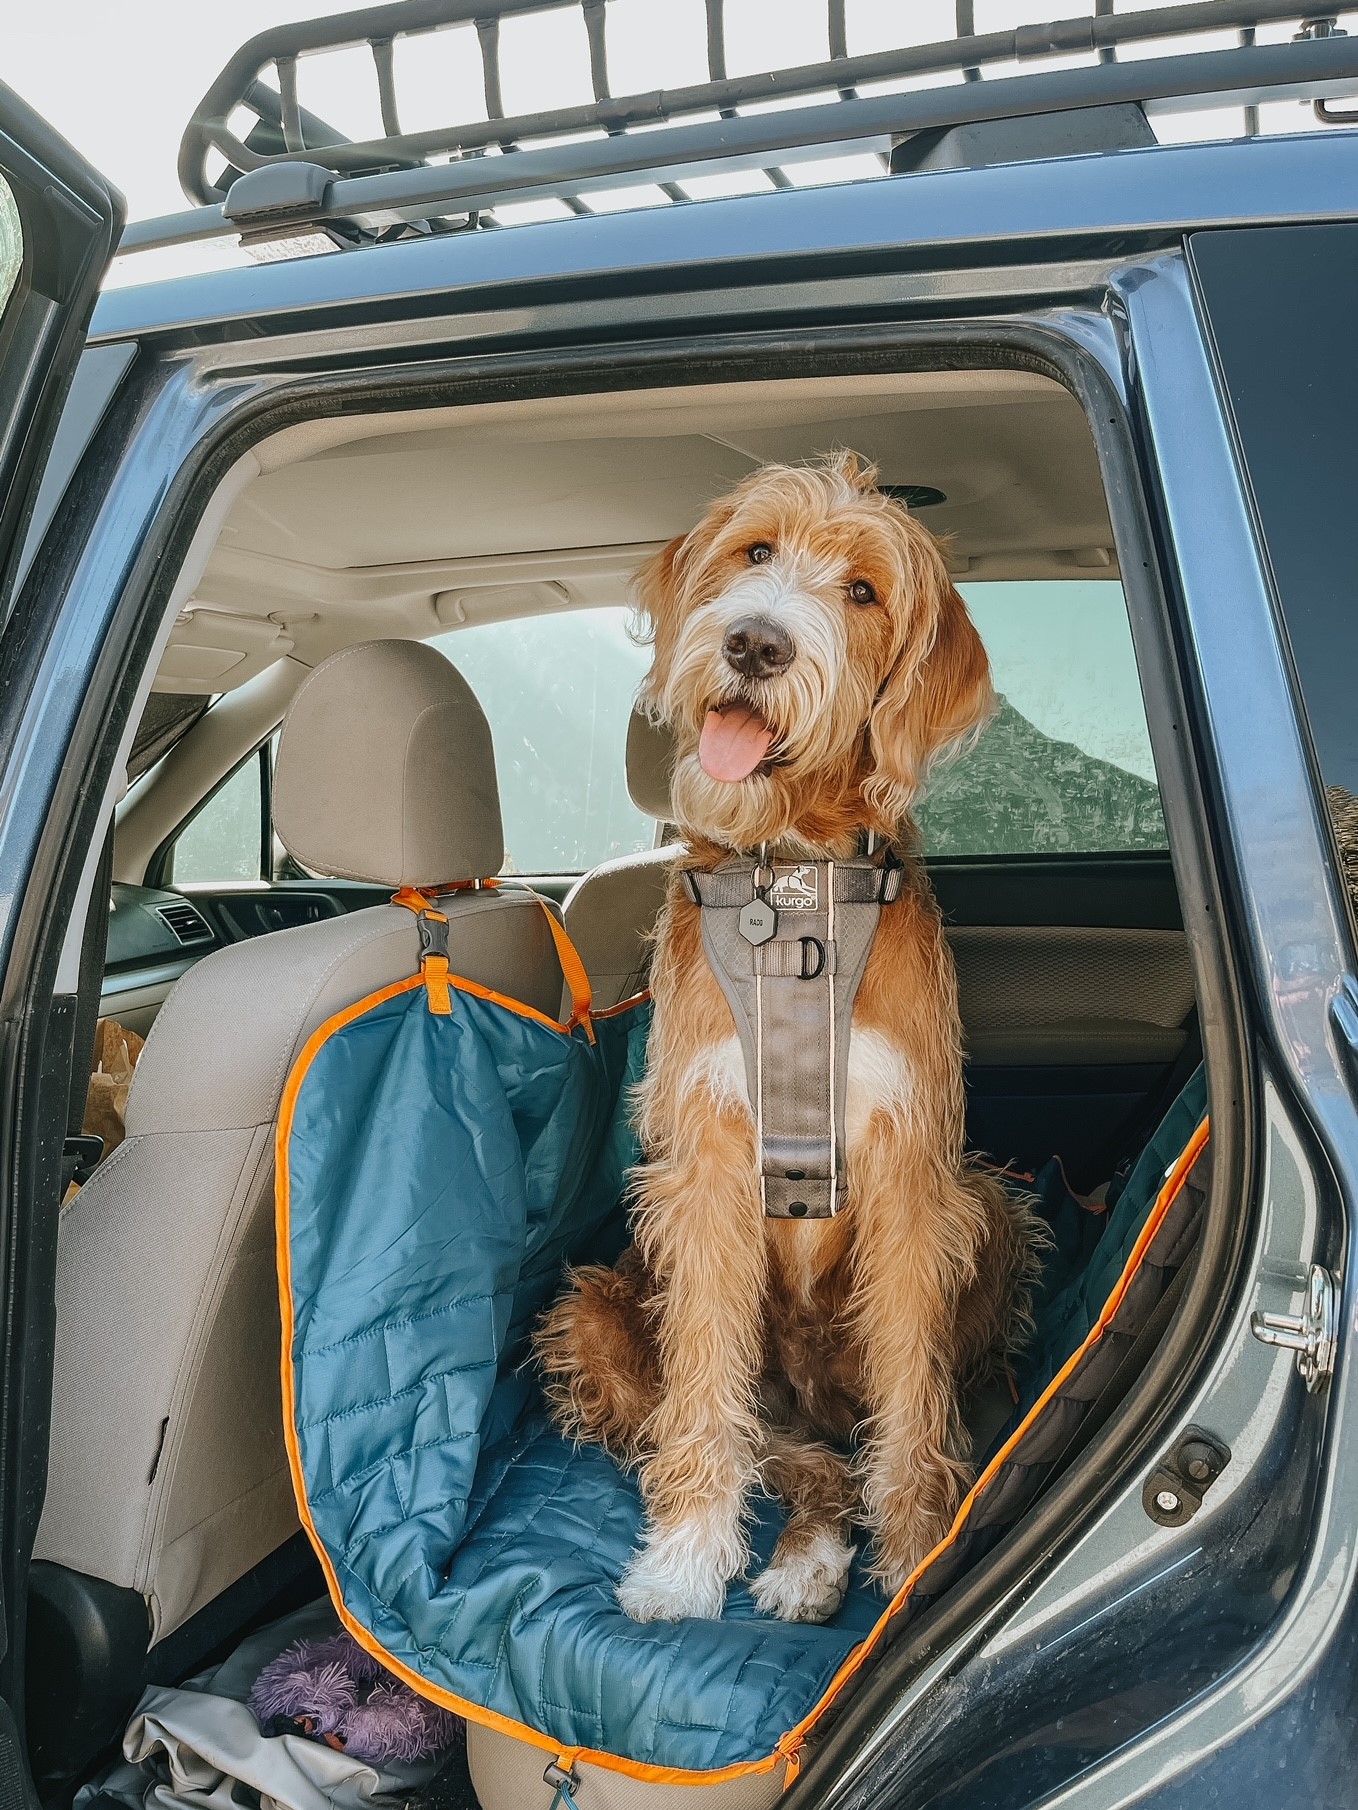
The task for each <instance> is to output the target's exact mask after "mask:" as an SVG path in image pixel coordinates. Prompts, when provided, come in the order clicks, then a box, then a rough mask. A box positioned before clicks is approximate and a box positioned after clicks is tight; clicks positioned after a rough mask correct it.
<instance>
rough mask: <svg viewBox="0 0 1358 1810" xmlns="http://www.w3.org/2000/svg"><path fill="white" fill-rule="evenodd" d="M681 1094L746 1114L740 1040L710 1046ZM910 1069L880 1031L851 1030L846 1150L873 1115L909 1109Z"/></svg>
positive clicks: (693, 1065)
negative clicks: (702, 1096) (703, 1096)
mask: <svg viewBox="0 0 1358 1810" xmlns="http://www.w3.org/2000/svg"><path fill="white" fill-rule="evenodd" d="M683 1085H684V1091H685V1092H686V1093H689V1092H697V1091H699V1090H703V1091H705V1092H707V1093H708V1094H709V1095H710V1096H711V1098H712V1100H713V1101H714V1103H715V1104H716V1105H718V1106H728V1107H729V1106H734V1107H739V1108H740V1109H742V1110H743V1111H744V1112H746V1113H749V1111H750V1091H749V1087H748V1085H747V1083H746V1077H745V1053H744V1051H743V1050H742V1049H741V1046H740V1039H739V1037H736V1036H731V1037H726V1038H724V1039H723V1040H722V1041H721V1042H720V1043H714V1044H710V1045H709V1046H708V1048H707V1049H705V1050H703V1051H702V1052H701V1053H700V1054H699V1055H698V1056H696V1057H695V1058H694V1060H693V1061H692V1062H691V1063H690V1065H689V1068H688V1071H687V1073H686V1074H685V1076H684V1083H683ZM911 1091H912V1088H911V1079H910V1066H909V1064H908V1062H907V1061H906V1059H905V1056H904V1054H903V1053H902V1051H901V1050H900V1049H899V1047H898V1046H897V1045H896V1044H895V1043H893V1042H892V1041H891V1039H890V1038H889V1037H886V1036H884V1035H883V1033H882V1032H881V1031H874V1030H870V1029H867V1028H865V1027H858V1026H855V1028H854V1031H853V1034H852V1036H851V1037H850V1039H849V1072H848V1080H847V1093H848V1099H847V1102H846V1107H845V1126H844V1136H845V1141H846V1144H847V1146H848V1148H849V1149H850V1150H852V1149H853V1148H854V1147H855V1145H856V1144H858V1142H859V1141H860V1140H861V1138H862V1137H863V1135H864V1133H865V1132H866V1131H867V1129H868V1124H869V1121H870V1120H871V1118H872V1116H873V1114H874V1113H876V1112H887V1113H890V1114H892V1115H893V1116H894V1115H899V1114H904V1113H906V1112H908V1111H909V1109H910V1096H911Z"/></svg>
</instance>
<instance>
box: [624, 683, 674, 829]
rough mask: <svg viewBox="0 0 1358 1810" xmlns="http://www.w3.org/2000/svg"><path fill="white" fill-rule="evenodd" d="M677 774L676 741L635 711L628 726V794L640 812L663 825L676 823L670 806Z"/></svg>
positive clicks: (639, 712)
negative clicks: (675, 773)
mask: <svg viewBox="0 0 1358 1810" xmlns="http://www.w3.org/2000/svg"><path fill="white" fill-rule="evenodd" d="M673 771H674V737H673V736H672V735H671V734H670V732H669V730H668V729H661V728H659V727H657V725H656V724H655V723H653V722H652V721H651V719H650V718H649V717H648V716H643V715H642V713H641V711H639V710H634V711H633V712H632V720H631V722H629V723H628V725H627V790H628V792H629V794H630V795H631V799H632V803H633V804H634V805H635V806H636V807H637V809H638V810H639V811H645V813H646V815H647V816H648V817H654V818H656V819H657V821H658V822H660V823H673V822H674V806H673V804H671V802H670V775H671V774H672V772H673Z"/></svg>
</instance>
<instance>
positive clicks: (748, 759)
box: [698, 704, 773, 781]
mask: <svg viewBox="0 0 1358 1810" xmlns="http://www.w3.org/2000/svg"><path fill="white" fill-rule="evenodd" d="M772 741H773V731H772V729H770V728H769V726H768V724H767V723H766V722H765V721H764V719H763V717H762V716H760V715H759V713H758V712H757V711H755V710H750V709H748V708H747V707H746V706H745V705H744V704H731V705H729V706H728V707H727V708H726V709H725V710H709V711H708V713H707V721H706V722H705V723H704V724H703V733H702V738H701V740H700V741H699V743H698V759H699V761H700V762H701V764H702V769H703V772H704V773H706V775H707V777H708V778H709V779H723V780H728V781H734V780H738V779H748V778H749V776H750V774H751V773H753V772H754V770H755V768H756V767H757V766H758V765H759V763H760V761H762V760H765V759H767V757H768V752H769V747H770V745H771V744H772Z"/></svg>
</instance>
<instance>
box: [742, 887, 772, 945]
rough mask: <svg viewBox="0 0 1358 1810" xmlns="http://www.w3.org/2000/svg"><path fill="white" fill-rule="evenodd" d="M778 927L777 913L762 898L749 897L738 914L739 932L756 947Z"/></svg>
mask: <svg viewBox="0 0 1358 1810" xmlns="http://www.w3.org/2000/svg"><path fill="white" fill-rule="evenodd" d="M777 928H778V913H777V912H776V911H775V910H774V909H773V907H772V905H770V904H768V903H767V902H766V901H765V900H763V899H751V900H750V903H749V904H748V905H747V906H746V907H745V909H744V911H742V912H741V914H740V934H741V935H742V936H743V937H744V938H745V941H746V942H747V943H753V944H754V946H755V948H756V949H757V948H758V947H759V945H760V944H761V943H767V942H768V940H769V938H770V937H771V936H772V935H773V933H774V932H775V931H776V930H777Z"/></svg>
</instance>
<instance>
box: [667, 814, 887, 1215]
mask: <svg viewBox="0 0 1358 1810" xmlns="http://www.w3.org/2000/svg"><path fill="white" fill-rule="evenodd" d="M683 878H684V885H685V889H686V891H687V893H688V896H689V898H690V899H691V900H692V901H693V902H694V903H695V904H696V905H698V906H699V907H700V911H701V922H702V937H703V950H704V953H705V954H706V956H707V960H708V964H709V966H710V967H711V969H712V973H713V975H714V977H715V979H716V981H717V983H718V985H719V986H720V987H721V989H722V992H723V993H724V994H725V996H726V1000H727V1003H728V1004H729V1005H730V1007H731V1015H732V1017H733V1018H734V1020H735V1025H736V1030H737V1033H738V1035H739V1037H740V1042H741V1048H742V1052H743V1054H744V1057H745V1073H746V1080H747V1084H748V1091H749V1099H750V1105H751V1108H752V1110H753V1112H754V1117H755V1136H756V1145H757V1160H758V1164H759V1187H760V1196H761V1199H762V1202H763V1206H764V1211H765V1213H766V1214H767V1215H768V1216H769V1217H771V1218H776V1219H828V1218H830V1217H832V1216H833V1215H834V1214H835V1213H836V1212H837V1211H838V1209H839V1205H840V1201H841V1197H842V1187H843V1181H844V1173H845V1148H844V1121H845V1107H846V1098H847V1089H848V1058H849V1036H850V1027H851V1021H852V1016H853V1004H854V999H855V997H856V995H857V992H858V987H859V983H860V981H861V980H862V977H863V971H864V969H865V968H866V966H867V960H868V955H869V952H870V951H871V948H872V944H873V939H874V938H875V936H876V933H877V924H878V919H879V916H880V912H881V909H882V906H883V905H884V904H887V903H890V902H891V901H893V900H895V899H897V898H898V897H899V896H900V892H901V888H902V886H903V884H904V878H905V870H904V867H903V865H902V863H901V861H900V859H899V857H897V856H895V855H893V854H892V853H891V852H890V851H889V850H888V851H886V852H885V854H884V855H883V856H882V857H880V858H878V859H873V858H872V857H864V856H860V857H857V858H855V859H852V860H849V861H795V860H790V859H789V860H779V859H776V858H769V859H764V858H763V857H762V856H761V859H760V861H759V862H758V863H756V862H753V861H752V860H751V859H750V857H748V856H744V857H741V856H736V857H733V858H731V859H730V860H728V861H723V862H722V863H721V865H720V866H718V867H716V868H713V869H711V870H695V869H686V870H684V872H683Z"/></svg>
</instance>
